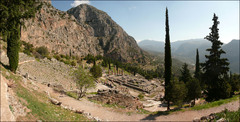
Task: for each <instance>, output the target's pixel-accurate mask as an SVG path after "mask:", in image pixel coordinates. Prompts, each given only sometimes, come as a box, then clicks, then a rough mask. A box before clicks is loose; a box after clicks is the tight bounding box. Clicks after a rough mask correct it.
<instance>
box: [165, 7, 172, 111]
mask: <svg viewBox="0 0 240 122" xmlns="http://www.w3.org/2000/svg"><path fill="white" fill-rule="evenodd" d="M165 29H166V36H165V58H164V60H165V62H164V65H165V73H164V77H165V99H166V100H167V104H168V107H167V109H168V110H170V94H169V92H170V89H171V86H170V85H171V83H170V82H171V76H172V57H171V45H170V36H169V24H168V9H167V8H166V28H165Z"/></svg>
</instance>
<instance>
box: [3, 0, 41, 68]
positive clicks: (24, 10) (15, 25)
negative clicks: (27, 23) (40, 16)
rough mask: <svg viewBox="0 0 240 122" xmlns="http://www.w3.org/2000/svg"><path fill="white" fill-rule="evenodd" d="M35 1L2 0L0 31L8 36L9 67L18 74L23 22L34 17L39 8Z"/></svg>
mask: <svg viewBox="0 0 240 122" xmlns="http://www.w3.org/2000/svg"><path fill="white" fill-rule="evenodd" d="M35 5H36V4H35V1H34V0H17V1H15V0H1V2H0V15H1V19H0V20H1V22H0V31H1V33H2V34H3V36H7V56H8V58H9V67H10V70H11V71H12V72H16V69H17V67H18V59H19V54H18V52H19V48H20V47H19V40H20V36H21V26H22V25H23V24H24V23H23V20H24V19H27V18H31V17H33V16H34V14H35V12H36V10H37V8H39V7H37V6H35Z"/></svg>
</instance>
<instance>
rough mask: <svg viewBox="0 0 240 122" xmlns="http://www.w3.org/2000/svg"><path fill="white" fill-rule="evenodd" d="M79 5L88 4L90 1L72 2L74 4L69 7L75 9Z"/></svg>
mask: <svg viewBox="0 0 240 122" xmlns="http://www.w3.org/2000/svg"><path fill="white" fill-rule="evenodd" d="M80 4H90V1H89V0H74V2H73V3H71V6H72V7H76V6H78V5H80Z"/></svg>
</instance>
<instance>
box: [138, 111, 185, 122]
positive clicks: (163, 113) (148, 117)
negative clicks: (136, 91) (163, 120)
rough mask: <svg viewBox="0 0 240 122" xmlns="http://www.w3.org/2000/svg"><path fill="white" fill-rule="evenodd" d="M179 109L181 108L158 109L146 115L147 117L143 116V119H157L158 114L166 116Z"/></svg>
mask: <svg viewBox="0 0 240 122" xmlns="http://www.w3.org/2000/svg"><path fill="white" fill-rule="evenodd" d="M179 110H181V108H174V109H171V110H170V111H158V112H157V113H155V114H149V115H148V116H146V117H145V118H143V119H141V120H156V118H157V117H158V116H165V115H168V114H170V113H172V112H175V111H179Z"/></svg>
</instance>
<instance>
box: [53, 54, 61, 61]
mask: <svg viewBox="0 0 240 122" xmlns="http://www.w3.org/2000/svg"><path fill="white" fill-rule="evenodd" d="M53 57H54V58H55V59H57V60H58V61H59V60H60V59H61V57H60V56H59V55H54V56H53Z"/></svg>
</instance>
